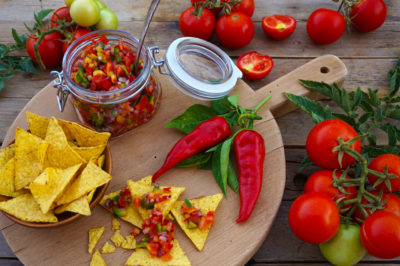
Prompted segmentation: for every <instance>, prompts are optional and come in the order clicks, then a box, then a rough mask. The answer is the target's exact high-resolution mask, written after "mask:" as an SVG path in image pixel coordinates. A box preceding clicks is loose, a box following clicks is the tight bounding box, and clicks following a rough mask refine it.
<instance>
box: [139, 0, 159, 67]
mask: <svg viewBox="0 0 400 266" xmlns="http://www.w3.org/2000/svg"><path fill="white" fill-rule="evenodd" d="M159 3H160V0H152V1H151V4H150V6H149V10H148V11H147V16H146V20H145V21H144V27H143V30H142V36H140V40H139V45H138V47H137V49H136V61H135V67H134V71H135V74H136V75H137V74H138V69H139V59H140V52H141V51H142V47H143V43H144V39H145V38H146V34H147V31H148V29H149V26H150V22H151V19H152V18H153V15H154V12H156V9H157V6H158V4H159Z"/></svg>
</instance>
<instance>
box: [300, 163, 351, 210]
mask: <svg viewBox="0 0 400 266" xmlns="http://www.w3.org/2000/svg"><path fill="white" fill-rule="evenodd" d="M335 174H336V177H337V178H339V177H340V176H341V175H342V172H340V171H336V172H335ZM346 178H347V179H349V178H350V177H349V176H346ZM332 182H333V171H331V170H319V171H317V172H315V173H313V174H312V175H310V177H309V178H308V179H307V182H306V185H305V187H304V192H305V193H309V192H322V193H325V194H327V195H328V196H329V197H331V198H332V199H333V200H334V201H335V202H336V200H338V199H342V198H343V201H344V200H350V199H354V198H355V197H357V189H356V187H344V190H345V191H346V192H347V193H349V194H344V193H342V192H340V191H339V189H338V188H337V187H334V186H333V185H332ZM352 205H353V204H350V205H345V206H343V209H350V208H351V207H352Z"/></svg>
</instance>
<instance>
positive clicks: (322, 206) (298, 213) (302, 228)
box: [289, 192, 340, 244]
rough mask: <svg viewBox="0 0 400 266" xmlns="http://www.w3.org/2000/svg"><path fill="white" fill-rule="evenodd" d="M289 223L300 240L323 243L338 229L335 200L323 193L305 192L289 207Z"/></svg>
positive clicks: (338, 220) (337, 212)
mask: <svg viewBox="0 0 400 266" xmlns="http://www.w3.org/2000/svg"><path fill="white" fill-rule="evenodd" d="M289 225H290V228H291V229H292V231H293V233H294V234H295V235H296V236H297V237H298V238H299V239H301V240H302V241H304V242H307V243H311V244H320V243H324V242H326V241H328V240H329V239H331V238H332V237H334V236H335V234H336V232H337V231H338V229H339V225H340V216H339V211H338V208H337V207H336V204H335V202H334V201H333V200H332V199H331V198H330V197H329V196H328V195H326V194H325V193H321V192H310V193H305V194H303V195H301V196H300V197H298V198H297V199H296V200H295V201H294V202H293V204H292V206H291V207H290V210H289Z"/></svg>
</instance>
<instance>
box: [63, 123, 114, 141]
mask: <svg viewBox="0 0 400 266" xmlns="http://www.w3.org/2000/svg"><path fill="white" fill-rule="evenodd" d="M60 124H62V125H63V127H66V128H68V130H69V132H71V134H72V135H73V136H74V138H75V139H76V141H77V143H78V145H79V146H80V147H92V146H98V145H107V141H108V139H109V138H110V136H111V134H110V133H108V132H102V133H99V132H96V131H93V130H91V129H88V128H86V127H83V126H81V125H79V124H77V123H74V122H71V121H65V120H60Z"/></svg>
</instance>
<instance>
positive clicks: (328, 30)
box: [307, 8, 346, 44]
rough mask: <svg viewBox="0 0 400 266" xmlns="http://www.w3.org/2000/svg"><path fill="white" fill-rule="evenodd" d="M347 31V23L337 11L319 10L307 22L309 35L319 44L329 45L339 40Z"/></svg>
mask: <svg viewBox="0 0 400 266" xmlns="http://www.w3.org/2000/svg"><path fill="white" fill-rule="evenodd" d="M345 29H346V22H345V20H344V18H343V16H342V14H340V13H339V12H337V11H334V10H330V9H325V8H319V9H317V10H315V11H314V12H312V13H311V15H310V16H309V17H308V20H307V33H308V36H310V38H311V39H312V40H313V41H314V42H316V43H318V44H329V43H333V42H335V41H337V40H339V38H340V37H342V35H343V33H344V31H345Z"/></svg>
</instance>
